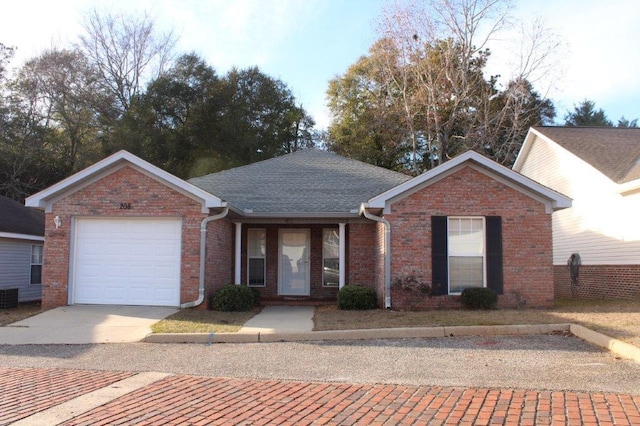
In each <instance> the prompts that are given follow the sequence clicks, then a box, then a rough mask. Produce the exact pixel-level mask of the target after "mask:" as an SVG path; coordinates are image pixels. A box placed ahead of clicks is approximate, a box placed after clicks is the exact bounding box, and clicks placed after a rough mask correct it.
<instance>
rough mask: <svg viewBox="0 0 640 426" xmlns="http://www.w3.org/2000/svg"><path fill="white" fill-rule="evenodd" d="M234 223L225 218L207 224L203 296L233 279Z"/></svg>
mask: <svg viewBox="0 0 640 426" xmlns="http://www.w3.org/2000/svg"><path fill="white" fill-rule="evenodd" d="M234 232H235V231H234V225H233V223H231V222H229V221H228V220H226V219H220V220H214V221H213V222H209V224H208V225H207V261H206V273H205V298H206V297H207V295H209V294H211V293H214V292H215V291H216V290H217V289H219V288H220V287H222V286H223V285H225V284H235V283H234V280H233V268H234V263H233V256H234V253H235V248H234V235H235V234H234Z"/></svg>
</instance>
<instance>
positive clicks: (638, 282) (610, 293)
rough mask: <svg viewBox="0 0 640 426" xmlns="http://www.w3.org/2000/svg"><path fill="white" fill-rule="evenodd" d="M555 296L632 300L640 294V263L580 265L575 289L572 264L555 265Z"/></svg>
mask: <svg viewBox="0 0 640 426" xmlns="http://www.w3.org/2000/svg"><path fill="white" fill-rule="evenodd" d="M553 273H554V274H553V275H554V285H555V295H556V297H577V298H584V299H633V298H637V297H640V265H581V266H580V269H579V275H578V283H577V285H576V286H574V287H573V288H572V286H571V275H570V272H569V267H568V266H566V265H556V266H554V267H553Z"/></svg>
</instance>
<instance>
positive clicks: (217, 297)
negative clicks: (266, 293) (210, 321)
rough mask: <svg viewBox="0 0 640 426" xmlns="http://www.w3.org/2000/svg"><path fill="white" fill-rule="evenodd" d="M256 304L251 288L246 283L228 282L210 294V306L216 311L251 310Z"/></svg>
mask: <svg viewBox="0 0 640 426" xmlns="http://www.w3.org/2000/svg"><path fill="white" fill-rule="evenodd" d="M254 304H255V297H254V295H253V292H252V291H251V289H250V288H249V287H247V286H244V285H235V284H227V285H224V286H222V287H221V288H220V289H219V290H218V291H216V292H215V293H214V294H211V295H209V301H208V304H207V305H208V307H209V309H212V310H214V311H222V312H238V311H250V310H251V309H253V307H254Z"/></svg>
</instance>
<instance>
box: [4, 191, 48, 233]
mask: <svg viewBox="0 0 640 426" xmlns="http://www.w3.org/2000/svg"><path fill="white" fill-rule="evenodd" d="M0 236H4V237H10V238H22V236H36V237H40V238H38V239H42V238H41V237H43V236H44V213H43V212H42V211H39V210H36V209H30V208H27V207H25V206H24V205H22V204H21V203H19V202H17V201H14V200H12V199H10V198H7V197H2V196H0Z"/></svg>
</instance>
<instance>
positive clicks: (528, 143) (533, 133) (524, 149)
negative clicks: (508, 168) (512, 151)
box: [512, 127, 548, 172]
mask: <svg viewBox="0 0 640 426" xmlns="http://www.w3.org/2000/svg"><path fill="white" fill-rule="evenodd" d="M536 137H540V138H544V139H547V140H548V138H547V137H546V136H544V135H543V134H542V133H540V132H539V131H537V130H536V129H534V128H533V127H529V131H528V132H527V136H526V137H525V138H524V142H523V143H522V146H521V147H520V151H519V152H518V156H517V157H516V161H515V163H513V167H512V169H513V170H515V171H516V172H519V171H520V170H522V166H523V165H524V162H525V160H526V158H527V156H528V155H529V151H531V147H532V146H533V141H534V140H535V139H536Z"/></svg>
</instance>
